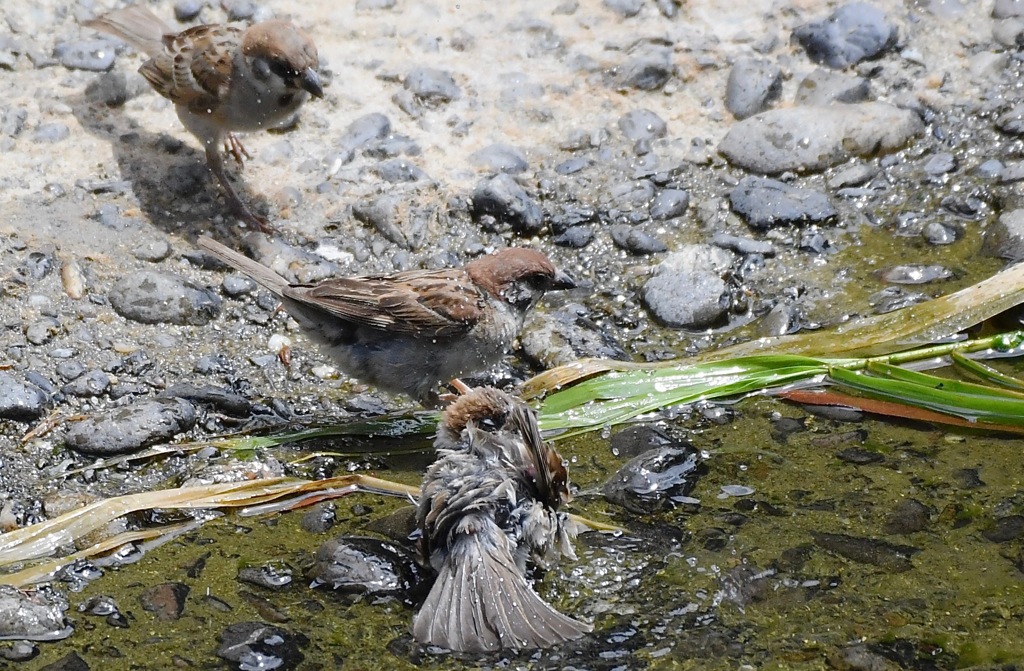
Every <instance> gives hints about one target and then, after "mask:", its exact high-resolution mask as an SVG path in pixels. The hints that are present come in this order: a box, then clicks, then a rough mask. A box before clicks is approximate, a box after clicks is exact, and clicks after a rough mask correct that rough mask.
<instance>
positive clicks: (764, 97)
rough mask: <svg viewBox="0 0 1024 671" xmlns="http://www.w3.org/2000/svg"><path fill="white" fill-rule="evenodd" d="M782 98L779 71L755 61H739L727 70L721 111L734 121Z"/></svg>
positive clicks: (766, 62) (755, 112)
mask: <svg viewBox="0 0 1024 671" xmlns="http://www.w3.org/2000/svg"><path fill="white" fill-rule="evenodd" d="M781 95H782V68H780V67H779V66H778V65H776V64H775V63H771V62H769V61H764V60H760V59H757V58H741V59H739V60H737V61H736V62H735V63H734V64H733V66H732V69H731V70H730V71H729V80H728V82H727V83H726V85H725V108H726V109H727V110H729V112H731V113H732V115H733V116H734V117H736V118H737V119H746V118H747V117H750V116H754V115H755V114H757V113H759V112H763V111H764V110H766V109H767V108H768V107H769V106H770V105H771V104H772V103H773V102H775V101H776V100H778V99H779V97H780V96H781Z"/></svg>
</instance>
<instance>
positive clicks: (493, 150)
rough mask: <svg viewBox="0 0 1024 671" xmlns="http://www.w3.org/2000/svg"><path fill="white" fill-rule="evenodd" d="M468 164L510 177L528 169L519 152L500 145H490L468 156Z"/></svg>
mask: <svg viewBox="0 0 1024 671" xmlns="http://www.w3.org/2000/svg"><path fill="white" fill-rule="evenodd" d="M469 162H470V163H472V164H473V165H475V166H477V167H480V168H483V169H484V170H486V171H487V172H490V173H499V172H505V173H508V174H510V175H518V174H519V173H521V172H526V170H527V168H529V167H530V165H529V164H528V163H527V162H526V157H525V156H523V153H522V152H521V151H519V150H518V149H516V148H515V147H512V146H510V145H507V144H502V143H497V144H492V145H490V146H487V147H484V148H483V149H479V150H477V151H475V152H473V153H472V154H470V155H469Z"/></svg>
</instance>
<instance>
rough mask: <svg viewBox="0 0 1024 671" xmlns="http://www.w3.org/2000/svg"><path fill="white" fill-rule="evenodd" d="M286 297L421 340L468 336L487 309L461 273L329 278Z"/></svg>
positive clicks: (296, 288) (292, 290) (287, 292)
mask: <svg viewBox="0 0 1024 671" xmlns="http://www.w3.org/2000/svg"><path fill="white" fill-rule="evenodd" d="M284 294H285V296H287V297H289V298H291V299H294V300H297V301H301V302H303V303H307V304H310V305H313V306H315V307H317V308H319V309H321V310H324V311H326V312H328V313H330V314H332V315H334V316H335V317H339V318H341V319H344V320H346V321H350V322H352V323H354V324H358V325H361V326H368V327H370V328H375V329H380V330H382V331H388V332H389V333H394V334H402V335H409V336H413V337H418V338H452V337H455V336H458V335H461V334H463V333H466V332H467V331H469V330H470V329H471V328H473V326H474V325H475V324H476V323H477V322H479V321H480V320H481V319H482V318H483V309H484V299H483V296H482V295H481V294H480V291H479V290H478V289H477V288H476V286H475V285H474V284H473V283H472V282H470V281H469V277H468V276H467V275H466V274H465V272H464V271H462V270H425V271H412V272H407V273H399V274H398V275H392V276H388V277H353V278H345V279H337V280H329V281H327V282H323V283H321V284H318V285H316V286H312V287H305V286H291V287H288V288H287V289H286V290H285V292H284Z"/></svg>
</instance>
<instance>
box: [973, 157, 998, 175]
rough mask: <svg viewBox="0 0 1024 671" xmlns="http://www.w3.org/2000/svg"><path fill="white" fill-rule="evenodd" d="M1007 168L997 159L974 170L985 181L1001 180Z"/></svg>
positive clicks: (988, 161) (986, 162) (991, 159)
mask: <svg viewBox="0 0 1024 671" xmlns="http://www.w3.org/2000/svg"><path fill="white" fill-rule="evenodd" d="M1004 169H1005V166H1004V165H1003V162H1002V161H1000V160H999V159H996V158H990V159H989V160H987V161H985V162H984V163H982V164H981V165H979V166H978V167H976V168H975V169H974V174H976V175H977V176H978V177H982V178H984V179H999V178H1000V177H1002V175H1003V170H1004Z"/></svg>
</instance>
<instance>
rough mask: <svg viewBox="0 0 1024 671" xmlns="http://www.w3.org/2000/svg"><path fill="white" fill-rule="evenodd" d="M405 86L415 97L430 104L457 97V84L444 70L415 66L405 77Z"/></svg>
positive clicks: (444, 101) (448, 100)
mask: <svg viewBox="0 0 1024 671" xmlns="http://www.w3.org/2000/svg"><path fill="white" fill-rule="evenodd" d="M404 84H405V88H406V90H408V91H409V92H410V93H412V94H413V95H414V96H416V98H417V99H418V100H419V101H421V102H425V103H428V104H431V105H438V104H444V103H448V102H451V101H452V100H455V99H456V98H458V97H459V94H460V89H459V85H458V84H456V83H455V78H454V77H452V75H451V73H450V72H448V71H446V70H437V69H435V68H416V69H414V70H413V71H412V72H410V73H409V74H408V75H406V77H405V82H404Z"/></svg>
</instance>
